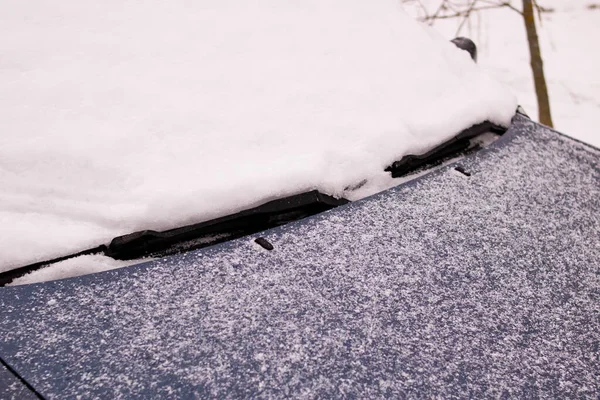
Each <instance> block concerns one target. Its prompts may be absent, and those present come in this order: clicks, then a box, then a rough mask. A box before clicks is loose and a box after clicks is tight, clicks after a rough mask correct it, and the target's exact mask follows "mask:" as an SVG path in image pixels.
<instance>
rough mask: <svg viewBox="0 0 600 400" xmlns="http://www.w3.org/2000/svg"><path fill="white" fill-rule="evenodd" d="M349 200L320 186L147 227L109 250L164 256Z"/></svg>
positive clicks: (122, 256)
mask: <svg viewBox="0 0 600 400" xmlns="http://www.w3.org/2000/svg"><path fill="white" fill-rule="evenodd" d="M346 203H348V200H346V199H344V198H340V199H337V198H335V197H332V196H328V195H325V194H323V193H320V192H318V191H316V190H314V191H311V192H307V193H302V194H298V195H295V196H291V197H286V198H283V199H278V200H273V201H270V202H268V203H265V204H263V205H261V206H258V207H255V208H252V209H249V210H245V211H241V212H239V213H236V214H232V215H228V216H225V217H222V218H217V219H213V220H210V221H206V222H202V223H199V224H193V225H188V226H184V227H181V228H176V229H171V230H167V231H163V232H157V231H151V230H145V231H139V232H134V233H131V234H129V235H124V236H119V237H116V238H114V239H113V240H112V241H111V243H110V245H109V246H108V248H107V249H106V251H105V254H106V255H107V256H110V257H113V258H115V259H119V260H131V259H135V258H141V257H148V256H150V257H155V256H164V255H168V254H173V253H178V252H181V251H188V250H193V249H198V248H202V247H206V246H210V245H213V244H217V243H220V242H224V241H227V240H231V239H235V238H238V237H241V236H246V235H249V234H252V233H256V232H260V231H263V230H265V229H269V228H273V227H276V226H279V225H283V224H286V223H288V222H291V221H296V220H298V219H302V218H305V217H308V216H311V215H314V214H318V213H320V212H323V211H327V210H329V209H331V208H334V207H337V206H340V205H343V204H346Z"/></svg>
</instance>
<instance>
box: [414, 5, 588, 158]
mask: <svg viewBox="0 0 600 400" xmlns="http://www.w3.org/2000/svg"><path fill="white" fill-rule="evenodd" d="M479 1H480V2H481V3H480V4H479V6H485V5H486V4H485V3H487V4H492V3H497V1H485V0H479ZM441 3H442V0H419V1H416V0H405V1H404V7H405V9H406V10H407V11H408V12H409V13H410V14H411V15H413V16H414V17H415V18H423V16H424V15H425V13H426V12H428V13H433V12H435V10H436V9H437V8H438V7H439V6H440V4H441ZM454 3H455V4H457V3H461V1H454ZM462 3H463V4H466V5H467V6H469V4H471V3H473V1H472V0H463V1H462ZM506 3H509V4H511V5H512V6H514V7H515V8H517V9H521V0H513V1H508V2H506ZM537 3H538V5H539V6H540V7H542V8H543V9H544V10H546V11H545V12H542V13H541V21H540V20H539V19H538V18H537V16H536V24H537V29H538V37H539V40H540V45H541V54H542V58H543V60H544V69H545V75H546V80H547V84H548V92H549V96H550V106H551V111H552V118H553V121H554V127H555V128H556V129H557V130H559V131H561V132H563V133H566V134H567V135H569V136H572V137H575V138H577V139H580V140H583V141H585V142H588V143H591V144H593V145H595V146H600V132H599V129H598V127H599V126H600V34H599V32H600V1H597V0H596V1H594V0H538V1H537ZM423 7H425V9H423ZM429 23H432V25H433V27H434V28H435V29H436V30H437V31H439V32H440V33H441V34H442V35H443V36H445V37H446V38H447V39H452V38H454V37H455V36H457V30H458V28H459V26H460V24H461V23H462V18H448V19H436V20H435V21H431V22H429ZM459 35H460V36H467V37H469V38H471V39H473V40H474V41H475V43H476V44H477V46H478V51H479V60H478V62H479V64H480V65H481V66H482V67H484V68H485V69H486V70H487V71H488V72H489V73H490V74H491V75H492V76H494V77H495V78H496V79H498V80H500V81H501V82H503V83H505V84H506V85H508V86H509V87H510V89H511V90H512V92H513V93H515V94H516V96H517V97H518V99H519V104H521V105H522V106H523V108H524V109H525V110H526V111H527V113H528V114H529V116H530V117H531V118H533V119H535V120H537V115H538V111H537V101H536V96H535V89H534V83H533V77H532V72H531V68H530V66H529V59H530V57H529V50H528V44H527V36H526V32H525V24H524V22H523V18H522V16H521V15H519V14H518V13H517V12H515V11H514V10H511V9H510V8H508V7H503V8H499V9H486V10H482V11H480V12H477V13H472V15H471V18H470V19H469V20H468V21H467V22H466V23H465V24H464V26H463V27H462V29H461V30H460V33H459Z"/></svg>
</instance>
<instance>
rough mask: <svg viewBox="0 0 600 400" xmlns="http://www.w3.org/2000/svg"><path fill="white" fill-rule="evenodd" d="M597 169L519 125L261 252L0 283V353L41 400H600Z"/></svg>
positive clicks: (239, 246)
mask: <svg viewBox="0 0 600 400" xmlns="http://www.w3.org/2000/svg"><path fill="white" fill-rule="evenodd" d="M515 129H517V130H518V132H516V131H515ZM598 157H599V154H598V152H596V151H594V150H591V149H590V148H588V147H586V146H585V145H582V144H579V143H576V142H574V141H572V140H570V139H568V138H565V137H563V136H560V135H557V134H556V133H555V132H552V131H550V130H546V129H544V128H542V127H539V126H536V125H534V124H533V123H531V122H528V121H524V120H523V118H521V117H517V119H516V123H515V126H514V127H513V130H511V131H509V132H508V133H507V134H506V136H505V137H504V138H503V139H501V140H500V141H498V142H496V143H495V144H494V145H492V147H490V148H489V149H487V150H484V151H482V152H481V153H477V154H476V155H474V156H471V157H469V158H467V159H464V160H462V161H461V166H462V168H463V170H464V171H466V172H468V173H469V174H470V176H466V175H464V174H462V173H459V172H457V171H456V170H455V167H456V166H455V165H450V166H447V167H444V168H442V169H440V170H438V171H435V172H433V173H431V174H429V175H426V176H424V177H422V178H420V179H418V180H416V181H413V182H410V183H408V184H406V185H404V186H401V187H397V188H394V189H391V190H389V191H386V192H383V193H381V194H378V195H376V196H373V197H371V198H368V199H365V200H362V201H359V202H356V203H352V204H350V205H347V206H344V207H341V208H338V209H336V210H333V211H332V212H326V213H324V214H322V215H319V216H316V217H313V218H309V219H307V220H305V221H301V222H298V223H293V224H290V225H287V226H285V227H281V228H277V229H274V230H271V231H267V232H263V233H261V235H260V236H262V237H264V238H265V239H266V240H268V241H269V242H270V243H272V245H273V247H274V248H273V250H272V251H265V250H264V249H263V248H261V247H260V246H259V245H257V244H256V243H254V242H253V239H254V237H253V238H244V239H239V240H236V241H233V242H230V243H228V244H223V245H219V246H215V247H212V248H208V249H204V250H202V251H197V252H192V253H188V254H185V255H181V256H177V257H172V258H169V259H165V260H159V261H156V262H153V263H150V264H146V265H144V266H138V267H135V266H134V267H130V268H126V269H122V270H115V271H108V272H106V273H103V274H99V275H89V276H86V277H82V278H77V279H69V280H63V281H56V282H49V283H46V284H40V285H30V286H21V287H13V288H4V289H2V290H0V337H2V343H1V344H0V354H1V355H2V356H3V357H5V358H6V360H7V361H8V362H9V363H10V364H11V365H12V366H13V367H14V368H15V369H16V370H17V371H19V372H20V373H22V374H24V375H25V376H26V377H28V379H29V380H30V381H31V383H32V385H33V386H34V387H35V388H36V389H37V390H39V391H40V392H41V393H43V394H45V395H47V396H48V397H49V398H68V397H74V396H76V395H78V394H81V395H82V396H83V397H96V396H101V397H107V398H113V397H114V398H148V397H192V396H194V395H196V396H201V397H204V396H215V397H257V396H262V397H278V398H281V397H289V396H292V397H342V396H358V397H368V398H372V397H384V396H385V397H396V396H409V397H410V396H422V397H441V398H448V397H452V396H455V397H475V398H482V397H501V396H507V397H537V396H540V397H551V398H560V397H577V396H582V397H597V396H598V395H599V394H600V384H599V382H598V371H599V370H600V361H599V356H600V350H599V347H598V346H599V343H600V333H599V331H598V329H597V327H598V325H599V323H600V300H599V295H600V276H599V275H598V260H599V259H600V238H599V236H598V232H599V231H600V213H599V212H598V210H600V204H599V203H600V169H599V164H598V163H599V161H598V160H599V158H598Z"/></svg>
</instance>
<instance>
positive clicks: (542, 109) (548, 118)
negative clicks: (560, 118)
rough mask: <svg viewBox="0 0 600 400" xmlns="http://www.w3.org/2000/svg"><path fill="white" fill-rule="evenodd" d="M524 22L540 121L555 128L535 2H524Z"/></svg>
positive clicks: (524, 0) (525, 0)
mask: <svg viewBox="0 0 600 400" xmlns="http://www.w3.org/2000/svg"><path fill="white" fill-rule="evenodd" d="M523 20H524V21H525V30H526V31H527V42H528V43H529V55H530V57H531V71H532V72H533V82H534V84H535V93H536V95H537V101H538V111H539V114H538V115H539V121H540V122H541V123H542V124H544V125H547V126H550V127H553V126H554V125H553V124H552V115H551V114H550V100H549V98H548V87H547V85H546V77H545V76H544V62H543V61H542V54H541V51H540V42H539V40H538V35H537V29H536V27H535V15H534V10H533V0H523Z"/></svg>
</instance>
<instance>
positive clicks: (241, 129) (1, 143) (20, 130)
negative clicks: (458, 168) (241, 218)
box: [0, 0, 516, 271]
mask: <svg viewBox="0 0 600 400" xmlns="http://www.w3.org/2000/svg"><path fill="white" fill-rule="evenodd" d="M0 54H2V57H1V58H0V107H1V109H2V113H1V114H0V132H1V133H0V184H1V187H2V191H1V192H0V254H1V256H0V271H3V270H8V269H10V268H13V267H16V266H19V265H23V264H28V263H32V262H36V261H40V260H44V259H48V258H52V257H57V256H61V255H64V254H67V253H71V252H73V251H77V250H81V249H83V248H86V247H89V246H96V245H99V244H101V243H106V242H107V241H109V240H110V239H111V238H112V237H114V236H118V235H122V234H126V233H130V232H132V231H137V230H140V229H159V230H162V229H168V228H173V227H176V226H180V225H183V224H189V223H194V222H200V221H203V220H207V219H211V218H215V217H218V216H222V215H225V214H230V213H233V212H236V211H239V210H241V209H245V208H249V207H253V206H256V205H258V204H260V203H263V202H265V201H268V200H271V199H273V198H277V197H282V196H287V195H292V194H295V193H299V192H304V191H307V190H311V189H318V190H320V191H322V192H325V193H328V194H332V195H335V196H343V195H345V196H348V197H352V194H349V193H344V189H345V188H346V187H348V186H352V185H355V184H357V183H358V182H361V181H363V180H365V179H366V180H368V181H372V182H378V181H381V182H383V184H382V185H381V187H386V185H389V182H387V181H385V179H382V177H383V176H385V173H384V172H383V169H384V167H386V166H387V165H389V164H390V163H391V162H392V161H394V160H397V159H399V158H400V157H402V156H403V155H406V154H409V153H421V152H424V151H427V150H428V149H430V148H431V147H433V146H435V145H437V144H439V143H440V142H443V141H445V140H447V139H448V138H449V137H451V136H453V135H454V134H456V133H457V132H459V131H461V130H463V129H465V128H467V127H469V126H471V125H473V124H475V123H478V122H482V121H484V120H490V121H492V122H495V123H498V124H503V125H507V124H508V123H509V121H510V118H511V116H512V115H513V112H514V110H515V108H516V101H515V99H514V97H513V96H512V95H511V94H510V93H509V92H508V91H507V90H506V89H505V88H504V87H503V86H501V85H500V84H499V83H497V82H495V81H494V80H492V79H491V78H489V77H488V76H487V75H486V74H485V73H483V72H482V71H481V70H480V69H479V68H478V67H477V66H476V65H475V64H474V63H472V62H471V60H470V59H469V56H468V54H467V53H466V52H464V51H461V50H458V49H457V48H455V47H454V45H452V44H450V43H449V42H448V40H447V38H442V37H441V36H439V35H438V34H437V33H435V32H434V31H432V30H431V29H430V28H427V27H424V26H421V25H420V24H418V23H417V22H415V21H414V20H413V19H412V18H410V17H409V16H408V15H407V14H405V12H404V11H403V10H402V9H401V6H400V5H399V2H398V1H397V0H382V1H378V2H365V1H363V0H293V1H286V2H276V1H273V0H259V1H254V2H238V1H231V0H219V1H207V0H201V1H195V2H186V1H184V0H177V1H171V2H168V4H167V3H165V2H163V1H158V0H150V1H145V2H137V1H123V0H119V1H103V2H97V1H92V0H66V1H62V2H60V3H53V2H45V1H42V0H29V1H22V0H8V1H5V2H4V3H3V6H2V13H1V14H0ZM377 186H378V185H372V191H376V190H377V189H378V187H377Z"/></svg>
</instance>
